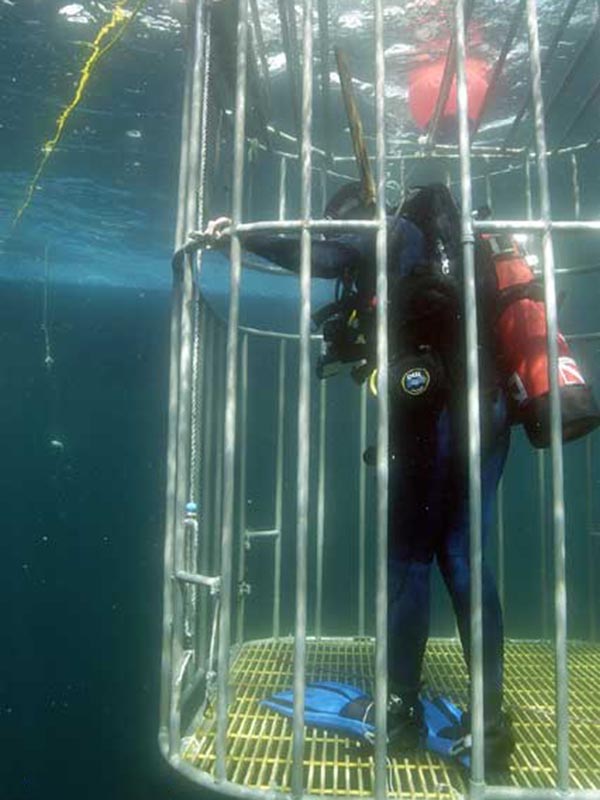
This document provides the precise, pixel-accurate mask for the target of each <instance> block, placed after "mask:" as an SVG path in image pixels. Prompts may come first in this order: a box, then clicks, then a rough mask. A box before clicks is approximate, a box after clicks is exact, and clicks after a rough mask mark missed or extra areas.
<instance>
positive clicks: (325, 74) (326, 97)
mask: <svg viewBox="0 0 600 800" xmlns="http://www.w3.org/2000/svg"><path fill="white" fill-rule="evenodd" d="M317 11H318V15H319V55H320V59H321V97H322V101H323V137H324V141H325V145H324V150H325V158H326V162H327V165H328V166H329V165H330V164H331V91H330V83H329V9H328V0H317Z"/></svg>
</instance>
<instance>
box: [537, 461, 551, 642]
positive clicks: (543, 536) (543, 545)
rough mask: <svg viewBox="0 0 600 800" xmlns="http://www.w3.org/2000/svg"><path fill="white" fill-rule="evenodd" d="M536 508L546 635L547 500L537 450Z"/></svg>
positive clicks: (542, 463) (544, 631)
mask: <svg viewBox="0 0 600 800" xmlns="http://www.w3.org/2000/svg"><path fill="white" fill-rule="evenodd" d="M536 456H537V479H538V510H539V518H540V597H541V602H542V636H543V637H544V638H545V637H546V636H547V635H548V514H547V508H548V501H547V498H546V453H545V452H544V451H543V450H538V452H537V454H536Z"/></svg>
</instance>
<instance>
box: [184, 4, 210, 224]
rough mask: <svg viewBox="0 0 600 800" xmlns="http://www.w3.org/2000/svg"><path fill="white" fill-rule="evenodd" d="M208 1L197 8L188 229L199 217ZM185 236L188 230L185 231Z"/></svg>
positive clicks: (187, 208) (191, 105)
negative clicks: (204, 49) (205, 30)
mask: <svg viewBox="0 0 600 800" xmlns="http://www.w3.org/2000/svg"><path fill="white" fill-rule="evenodd" d="M205 9H206V3H204V2H199V3H198V4H197V10H196V20H195V26H194V37H195V41H194V65H193V74H194V80H193V81H192V87H191V100H190V121H189V124H190V129H189V137H190V143H191V142H197V143H198V146H197V147H194V146H193V145H192V144H190V147H189V172H188V191H187V197H186V222H187V226H186V227H187V230H190V229H191V228H192V227H194V226H195V225H196V221H197V218H198V188H199V187H198V178H199V174H200V147H201V145H202V143H201V141H200V131H201V127H200V126H201V122H202V119H201V118H202V77H203V75H202V67H203V48H204V13H205ZM183 233H184V236H185V233H186V231H184V232H183Z"/></svg>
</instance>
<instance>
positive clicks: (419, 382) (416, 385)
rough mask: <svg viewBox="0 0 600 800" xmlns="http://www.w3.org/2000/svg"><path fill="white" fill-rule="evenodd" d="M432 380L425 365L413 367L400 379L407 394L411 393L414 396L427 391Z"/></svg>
mask: <svg viewBox="0 0 600 800" xmlns="http://www.w3.org/2000/svg"><path fill="white" fill-rule="evenodd" d="M430 382H431V376H430V374H429V372H428V371H427V370H426V369H425V368H424V367H414V368H413V369H409V370H407V371H406V372H405V373H404V375H403V376H402V380H401V381H400V383H401V386H402V388H403V390H404V391H405V392H406V394H410V395H412V396H413V397H417V396H418V395H420V394H423V393H424V392H426V391H427V389H428V388H429V384H430Z"/></svg>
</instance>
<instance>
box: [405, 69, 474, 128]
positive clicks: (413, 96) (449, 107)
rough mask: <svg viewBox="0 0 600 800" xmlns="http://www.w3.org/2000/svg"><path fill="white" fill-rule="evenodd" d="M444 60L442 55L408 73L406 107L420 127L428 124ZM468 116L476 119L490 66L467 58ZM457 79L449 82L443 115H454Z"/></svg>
mask: <svg viewBox="0 0 600 800" xmlns="http://www.w3.org/2000/svg"><path fill="white" fill-rule="evenodd" d="M445 65H446V59H445V58H441V59H438V60H437V61H431V62H429V63H427V64H423V65H421V66H419V67H416V68H415V69H414V70H412V72H411V73H410V74H409V76H408V106H409V108H410V113H411V114H412V117H413V119H414V121H415V122H416V123H417V125H419V127H421V128H423V130H424V129H425V128H426V127H427V126H428V125H429V123H430V121H431V118H432V117H433V112H434V111H435V104H436V101H437V97H438V94H439V91H440V86H441V83H442V78H443V76H444V67H445ZM465 66H466V71H467V92H468V95H469V119H470V120H476V119H477V118H478V116H479V114H480V112H481V109H482V106H483V101H484V99H485V95H486V92H487V89H488V86H489V81H488V73H489V68H488V65H487V63H486V62H485V61H483V60H482V59H478V58H468V59H467V61H466V64H465ZM456 115H457V103H456V78H455V79H454V80H453V82H452V86H451V88H450V94H449V95H448V100H447V102H446V108H445V109H444V112H443V114H442V117H456Z"/></svg>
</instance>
